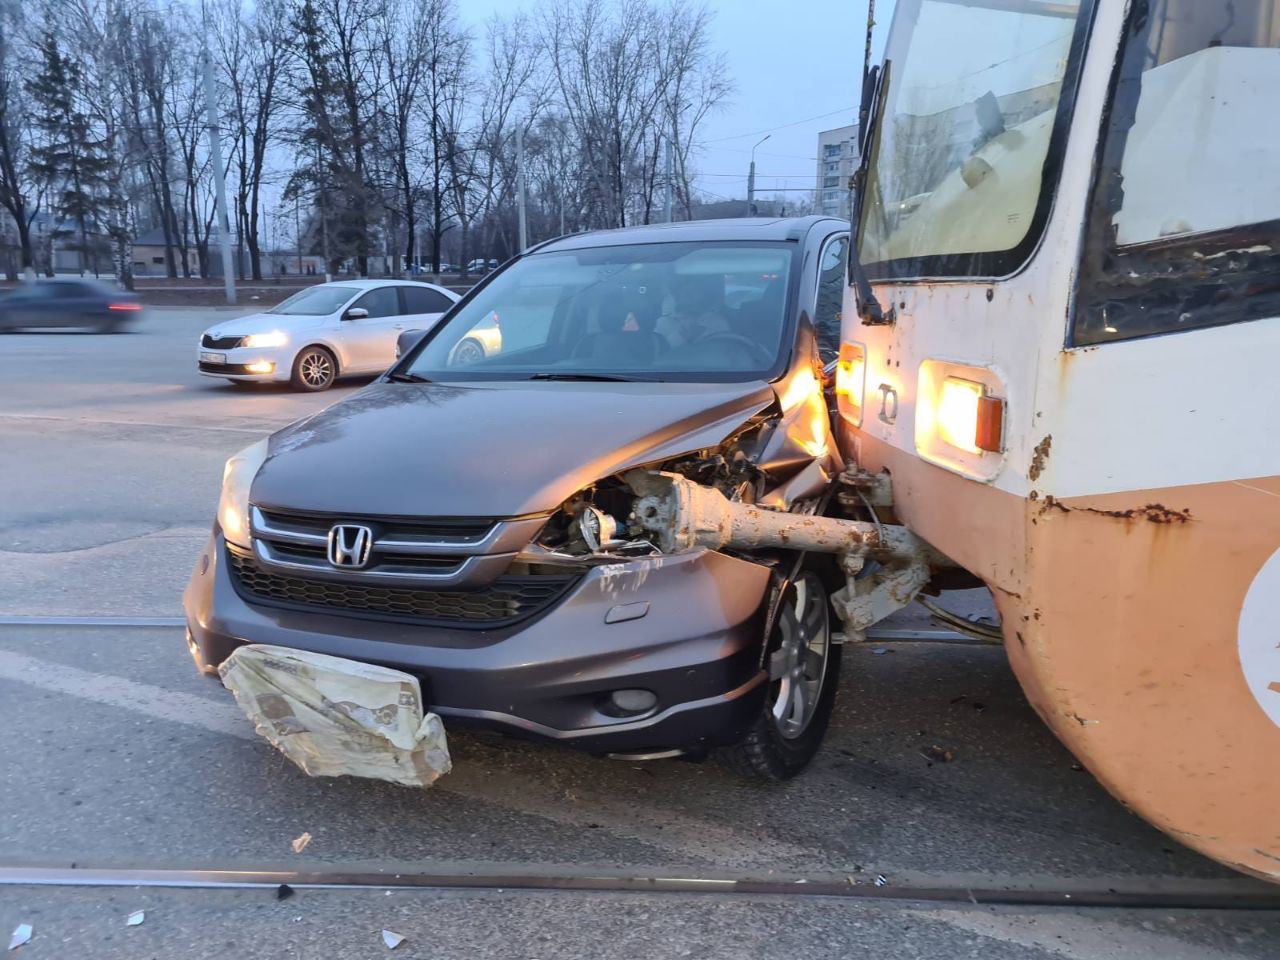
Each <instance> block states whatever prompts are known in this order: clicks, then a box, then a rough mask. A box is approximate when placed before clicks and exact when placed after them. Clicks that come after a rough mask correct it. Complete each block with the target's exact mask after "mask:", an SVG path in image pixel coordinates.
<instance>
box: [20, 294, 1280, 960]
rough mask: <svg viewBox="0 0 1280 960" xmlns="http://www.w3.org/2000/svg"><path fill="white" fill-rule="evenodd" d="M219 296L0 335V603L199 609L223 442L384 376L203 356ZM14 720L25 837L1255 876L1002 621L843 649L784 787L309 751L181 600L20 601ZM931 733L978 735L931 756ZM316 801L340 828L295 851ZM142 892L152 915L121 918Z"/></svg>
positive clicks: (990, 952)
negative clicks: (190, 623) (1239, 869)
mask: <svg viewBox="0 0 1280 960" xmlns="http://www.w3.org/2000/svg"><path fill="white" fill-rule="evenodd" d="M220 316H223V317H225V316H226V314H220ZM213 319H214V317H213V314H212V312H211V311H208V310H203V311H178V310H172V311H152V312H151V313H150V315H149V316H148V317H147V319H146V320H145V321H144V323H143V324H142V326H141V327H140V328H139V329H138V330H137V331H136V332H134V333H131V334H127V335H119V336H114V337H104V336H98V335H77V334H38V335H37V334H28V335H10V336H5V337H0V449H2V450H3V451H4V454H5V455H4V457H3V460H0V617H48V616H115V617H172V616H176V615H178V613H179V594H180V592H181V589H182V586H183V584H184V582H185V580H186V577H187V574H188V572H189V570H190V565H191V563H192V562H193V560H194V558H195V556H196V553H197V550H198V547H199V545H200V543H201V541H202V540H203V538H204V536H205V532H206V531H207V529H208V524H209V521H210V517H211V514H212V511H213V508H214V505H215V502H216V496H217V488H218V483H219V480H220V475H221V466H222V462H223V460H224V459H225V458H226V457H227V456H228V455H229V454H231V453H233V452H234V451H235V450H237V449H239V448H240V447H243V446H245V445H247V444H249V443H251V442H253V441H254V440H255V439H257V438H258V437H259V436H261V435H263V434H264V433H266V432H269V431H270V430H272V429H274V428H276V427H278V426H281V425H283V424H285V423H287V422H289V421H290V420H292V419H294V418H296V417H298V416H300V415H303V414H305V413H308V412H310V411H312V410H314V409H316V408H317V407H319V406H320V405H323V404H326V403H329V402H332V401H334V400H337V399H339V398H340V397H341V396H343V395H344V394H346V393H349V392H350V391H351V390H353V389H357V388H358V384H357V385H344V386H342V387H341V388H339V389H337V390H335V391H334V392H332V393H330V394H328V395H325V396H321V397H316V396H300V395H295V394H291V393H288V392H285V391H283V390H277V389H263V390H259V391H250V392H243V391H240V390H234V389H232V388H230V387H228V386H225V385H223V384H222V383H221V382H219V381H211V380H207V379H205V378H202V377H200V376H199V375H198V374H197V373H196V372H195V369H194V348H195V341H196V337H197V335H198V333H199V331H200V330H201V329H203V327H204V326H206V325H207V324H208V323H210V322H212V321H213ZM915 622H922V621H920V619H919V617H918V616H917V618H916V621H915ZM0 730H2V731H3V733H2V734H0V744H3V756H4V775H3V777H0V867H3V866H15V865H44V866H60V867H67V866H70V865H71V864H75V865H76V867H77V868H85V867H155V868H165V867H171V868H207V869H302V870H312V869H314V870H352V869H359V870H364V871H373V872H382V873H384V874H388V875H394V874H396V873H405V874H408V873H412V872H415V871H430V870H439V869H441V865H442V864H449V865H453V866H454V867H456V868H457V869H464V870H465V869H475V870H482V871H484V870H489V871H499V872H503V871H505V872H532V873H538V872H545V873H556V872H562V873H563V872H565V871H568V872H572V873H578V874H583V873H591V872H593V871H595V872H600V871H619V870H620V871H624V872H628V871H629V872H634V873H642V874H645V875H682V876H693V877H712V876H720V877H724V876H742V877H755V878H795V879H806V878H807V879H810V880H819V879H831V878H837V879H840V878H844V879H846V880H847V881H848V882H850V883H854V884H865V883H870V882H871V879H872V878H874V877H875V876H876V875H877V874H879V875H883V876H884V877H885V878H886V880H887V881H888V883H889V884H890V885H891V886H895V885H896V886H899V887H901V886H904V885H915V884H918V885H923V886H928V885H935V886H936V885H940V884H961V885H973V886H979V887H985V888H991V887H1000V886H1031V887H1037V888H1054V887H1063V886H1066V885H1071V884H1075V885H1081V884H1083V885H1087V886H1092V887H1095V888H1098V889H1106V888H1107V887H1108V886H1121V885H1130V886H1132V885H1134V884H1148V883H1159V884H1165V885H1173V886H1174V887H1176V886H1177V885H1179V884H1186V883H1196V884H1208V885H1210V886H1215V885H1216V886H1218V887H1219V888H1221V889H1243V887H1241V886H1240V882H1239V881H1237V880H1236V879H1235V878H1234V877H1233V875H1232V874H1230V873H1229V872H1228V871H1226V870H1224V869H1223V868H1221V867H1218V866H1217V865H1216V864H1213V863H1211V862H1209V861H1207V860H1205V859H1203V858H1201V857H1199V856H1197V855H1195V854H1193V853H1191V852H1190V851H1188V850H1186V849H1185V848H1183V847H1181V846H1179V845H1177V844H1176V843H1174V842H1173V841H1171V840H1169V839H1168V838H1166V837H1164V836H1163V835H1161V834H1159V833H1158V832H1156V831H1155V830H1153V829H1152V828H1150V827H1148V826H1146V825H1145V824H1144V823H1142V822H1141V821H1140V820H1138V819H1137V818H1135V817H1133V816H1131V815H1130V814H1129V813H1127V812H1126V811H1125V810H1124V809H1123V808H1122V807H1121V806H1120V805H1119V804H1117V803H1116V802H1114V801H1113V800H1112V799H1110V798H1109V797H1108V796H1107V795H1106V794H1105V793H1104V792H1103V791H1102V790H1101V789H1100V788H1099V787H1098V785H1097V784H1096V783H1095V782H1094V781H1093V780H1092V778H1091V777H1089V775H1088V774H1087V773H1084V772H1082V771H1080V770H1079V769H1077V768H1076V765H1075V764H1074V763H1073V761H1072V758H1071V757H1070V756H1069V755H1068V754H1067V753H1066V752H1065V751H1064V750H1063V749H1062V748H1061V747H1060V746H1059V745H1058V744H1057V742H1056V741H1055V740H1054V739H1053V738H1052V737H1051V736H1050V735H1049V734H1048V732H1047V731H1046V730H1045V728H1044V727H1043V726H1042V725H1041V724H1040V722H1039V720H1038V719H1037V718H1036V717H1035V715H1034V713H1033V712H1032V711H1031V710H1030V708H1029V707H1028V706H1027V704H1026V702H1025V700H1024V699H1023V697H1022V694H1021V692H1020V690H1019V688H1018V686H1017V683H1016V682H1015V680H1014V679H1013V677H1012V675H1011V673H1010V672H1009V669H1008V666H1007V664H1006V663H1005V660H1004V657H1003V654H1002V652H1001V651H1000V650H999V649H993V648H973V647H941V646H938V645H933V644H908V643H902V644H893V643H877V644H875V645H869V646H865V647H854V648H849V649H848V650H847V651H846V660H845V674H844V682H843V687H842V690H841V692H840V699H839V707H838V713H837V717H836V720H835V722H834V724H833V726H832V730H831V734H830V736H829V739H828V743H827V746H826V747H825V749H824V750H823V752H822V753H821V754H820V756H819V758H818V760H817V762H816V763H815V764H814V765H813V767H812V769H811V770H809V771H808V772H807V773H806V774H805V775H804V776H802V777H800V778H799V779H797V780H795V781H793V782H791V783H789V784H786V785H783V786H779V787H763V786H758V785H753V784H747V783H743V782H742V781H739V780H737V779H735V778H734V777H732V776H731V775H729V774H728V773H726V772H724V771H722V770H721V769H720V768H719V767H717V766H715V765H714V764H710V763H690V762H676V761H668V762H659V763H651V764H622V763H616V762H610V761H605V760H598V759H595V758H593V757H589V756H583V755H579V754H576V753H572V752H568V751H566V750H560V749H554V748H550V747H540V746H530V745H527V744H515V743H512V742H508V741H502V740H496V739H490V738H481V737H477V736H472V735H468V734H466V733H464V732H461V731H454V732H453V733H452V734H451V748H452V750H453V753H454V762H455V770H454V772H453V773H451V774H450V775H449V776H448V777H446V778H445V779H443V780H442V781H441V782H440V784H439V785H438V787H437V788H434V789H432V790H430V791H426V792H422V791H414V790H410V789H407V788H397V787H393V786H390V785H388V784H382V783H376V782H365V781H356V780H350V779H342V780H311V779H309V778H307V777H306V776H304V775H303V774H301V773H300V772H299V771H297V770H296V769H294V768H293V767H291V766H290V765H289V764H288V763H287V762H286V761H285V760H284V759H283V758H282V757H280V756H279V755H278V754H276V753H275V752H274V751H273V750H272V749H271V748H270V747H269V746H268V745H266V744H265V743H263V742H260V741H258V740H257V739H256V738H255V737H254V735H253V733H252V731H251V730H250V729H249V728H248V725H247V723H246V722H245V721H244V720H243V718H242V717H241V716H240V714H239V713H238V712H237V711H236V709H235V707H234V705H233V704H232V703H231V701H230V699H229V698H228V697H227V696H226V695H225V694H224V692H223V691H222V690H221V688H220V686H219V685H218V684H217V683H216V682H214V681H210V680H208V679H205V678H202V677H200V676H197V675H196V674H195V672H194V670H193V669H192V667H191V663H190V660H189V658H188V656H187V653H186V650H185V648H184V645H183V642H182V636H181V631H180V630H178V629H174V628H155V627H149V628H123V627H103V628H86V627H54V626H37V625H33V624H30V623H21V624H17V625H10V626H0ZM935 745H937V746H943V747H945V748H947V749H949V750H951V751H953V752H954V757H955V759H954V761H953V762H950V763H938V762H935V761H933V760H931V759H930V758H929V756H927V751H928V748H930V747H932V746H935ZM304 831H306V832H309V833H311V834H312V836H313V838H314V839H313V840H312V842H311V844H310V845H309V846H308V847H307V848H306V850H305V851H304V852H303V853H302V854H300V855H296V854H294V853H292V851H291V849H290V841H291V840H292V839H293V838H294V837H297V836H298V835H300V834H301V833H303V832H304ZM2 873H3V871H2V870H0V874H2ZM0 878H2V877H0ZM799 886H802V885H797V887H799ZM1246 886H1247V885H1246ZM136 909H145V910H146V911H147V918H146V921H145V923H144V924H143V925H142V926H140V927H131V928H126V927H125V926H124V917H125V915H126V914H128V913H130V912H131V911H133V910H136ZM20 922H28V923H31V924H32V925H33V927H34V928H35V937H34V938H33V940H32V942H31V943H30V944H29V945H28V946H26V947H23V948H22V951H21V952H22V955H23V956H30V957H65V956H76V957H99V956H100V957H117V956H119V957H129V958H137V957H151V956H155V957H203V956H210V957H212V956H234V957H259V956H261V957H268V956H270V957H289V956H298V957H303V956H317V955H320V953H321V951H323V953H324V954H326V955H335V956H351V957H362V956H377V955H384V954H385V953H386V952H387V948H386V947H385V946H383V944H382V942H381V940H380V939H379V931H380V930H381V929H383V928H389V929H392V930H395V931H397V932H398V933H400V934H403V935H404V936H406V938H407V939H406V941H405V943H404V944H403V945H402V946H400V947H399V948H398V949H397V951H396V954H395V955H397V956H415V957H468V958H472V957H476V958H488V957H494V958H507V957H510V958H525V960H531V958H532V960H547V958H552V957H555V958H561V957H563V958H576V957H632V956H635V957H644V958H646V960H648V958H655V957H657V958H662V957H679V956H696V957H717V958H718V957H725V958H738V957H793V958H794V957H803V958H810V957H813V958H818V957H845V956H849V955H852V954H854V953H856V952H862V953H865V954H866V955H868V956H873V957H877V958H899V957H902V958H907V957H948V958H949V957H970V956H973V957H984V958H1004V957H1009V958H1042V957H1043V958H1063V957H1065V958H1071V960H1075V958H1095V957H1096V958H1104V957H1105V958H1110V957H1126V958H1152V960H1157V958H1158V960H1166V958H1173V960H1181V958H1184V957H1185V958H1210V960H1216V958H1228V957H1230V958H1235V957H1250V958H1252V957H1258V958H1262V957H1274V956H1276V953H1277V943H1278V942H1280V940H1278V937H1280V915H1277V914H1274V913H1239V912H1237V913H1213V912H1205V911H1194V912H1193V911H1170V910H1146V911H1138V910H1079V909H1068V908H1053V909H1046V908H1035V909H1030V908H1019V909H1015V908H1007V907H1004V908H991V907H978V906H974V905H968V906H944V905H936V904H935V905H930V904H927V903H909V902H897V903H888V902H877V901H863V900H860V901H855V902H850V901H844V900H832V899H824V898H808V897H803V896H797V897H747V896H740V895H732V896H722V895H713V894H708V895H689V894H655V893H644V894H637V893H627V894H616V893H586V892H577V893H569V892H556V893H553V892H539V891H512V890H499V889H488V890H473V891H440V890H416V891H405V890H395V891H391V892H387V891H384V890H383V889H365V890H358V891H353V890H301V891H299V893H298V894H297V896H295V897H294V898H291V899H289V900H287V901H284V902H277V901H276V900H275V898H274V895H273V894H272V893H271V892H270V891H263V890H166V889H132V888H125V889H102V888H67V887H33V886H0V935H7V934H8V932H9V931H10V930H12V929H13V927H14V926H15V925H16V924H18V923H20Z"/></svg>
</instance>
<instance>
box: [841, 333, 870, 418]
mask: <svg viewBox="0 0 1280 960" xmlns="http://www.w3.org/2000/svg"><path fill="white" fill-rule="evenodd" d="M866 386H867V352H866V350H865V349H863V347H862V346H861V345H860V344H857V343H842V344H840V359H839V360H837V361H836V404H837V406H838V408H839V410H840V414H841V416H843V417H844V418H845V419H846V420H848V421H849V422H850V423H852V424H853V425H854V426H860V425H861V423H862V396H863V393H864V392H865V390H866Z"/></svg>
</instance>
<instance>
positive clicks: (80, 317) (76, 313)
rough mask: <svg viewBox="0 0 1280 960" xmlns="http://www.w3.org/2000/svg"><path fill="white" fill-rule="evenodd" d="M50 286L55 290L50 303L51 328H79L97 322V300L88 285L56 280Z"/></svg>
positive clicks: (49, 321)
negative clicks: (95, 312)
mask: <svg viewBox="0 0 1280 960" xmlns="http://www.w3.org/2000/svg"><path fill="white" fill-rule="evenodd" d="M49 286H50V287H52V288H53V291H52V292H53V295H52V297H51V298H50V301H49V304H50V307H49V311H50V317H49V320H48V323H49V325H50V326H62V327H79V326H84V325H86V324H92V323H94V322H95V320H96V319H97V318H96V317H94V316H93V314H94V308H95V307H96V306H97V298H96V297H94V296H93V291H92V289H91V288H90V287H89V286H88V285H87V284H84V283H77V282H75V281H74V280H54V281H53V282H51V283H50V284H49Z"/></svg>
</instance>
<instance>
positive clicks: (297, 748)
mask: <svg viewBox="0 0 1280 960" xmlns="http://www.w3.org/2000/svg"><path fill="white" fill-rule="evenodd" d="M218 674H219V675H220V676H221V677H222V682H223V683H224V684H225V685H226V686H227V688H228V689H229V690H230V691H231V692H232V693H233V694H234V695H235V698H236V703H238V704H239V705H240V709H241V710H243V711H244V712H245V715H246V716H248V718H249V719H250V720H251V721H252V722H253V725H254V729H256V730H257V731H258V733H260V734H261V735H262V736H264V737H266V738H267V740H269V741H270V742H271V744H272V745H273V746H274V747H275V748H276V749H277V750H279V751H280V752H281V753H283V754H284V755H285V756H286V757H288V758H289V759H290V760H292V761H293V762H294V763H296V764H297V765H298V766H299V767H301V768H302V769H303V771H305V772H306V773H307V774H309V775H310V776H313V777H340V776H353V777H372V778H373V779H375V780H387V781H389V782H391V783H399V784H404V785H405V786H413V787H425V786H428V785H430V784H432V783H434V782H435V780H436V779H437V778H438V777H440V776H441V775H442V774H445V773H448V772H449V769H450V766H451V764H450V760H449V746H448V743H447V742H446V740H445V735H444V724H443V723H441V722H440V718H439V717H437V716H436V715H435V714H434V713H427V712H425V710H424V709H423V706H422V689H421V687H420V686H419V685H418V680H417V678H416V677H413V676H411V675H409V674H407V673H403V672H401V671H399V670H391V669H388V668H387V667H378V666H374V665H372V664H368V663H358V662H356V661H354V660H344V659H342V658H340V657H330V656H326V655H325V654H322V653H309V652H307V651H305V650H293V649H289V648H287V647H272V646H266V645H263V644H248V645H246V646H243V647H239V648H237V649H236V651H235V652H234V653H233V654H232V655H231V656H230V657H228V658H227V659H226V661H225V662H224V663H223V664H222V666H221V667H219V668H218Z"/></svg>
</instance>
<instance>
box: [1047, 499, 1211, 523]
mask: <svg viewBox="0 0 1280 960" xmlns="http://www.w3.org/2000/svg"><path fill="white" fill-rule="evenodd" d="M1050 510H1060V511H1062V512H1063V513H1092V514H1093V515H1094V516H1097V517H1110V518H1111V519H1113V520H1146V521H1147V522H1148V523H1158V524H1170V523H1190V522H1191V521H1192V519H1193V517H1192V516H1191V511H1190V510H1175V509H1174V508H1173V507H1166V506H1165V505H1164V504H1163V503H1148V504H1147V505H1146V506H1144V507H1131V508H1130V509H1128V510H1099V509H1098V508H1097V507H1068V506H1067V505H1066V504H1065V503H1062V502H1061V501H1060V500H1058V499H1057V498H1056V497H1055V496H1053V494H1049V495H1048V496H1046V497H1045V498H1044V506H1042V507H1041V508H1040V512H1041V513H1042V514H1043V513H1047V512H1048V511H1050Z"/></svg>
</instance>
